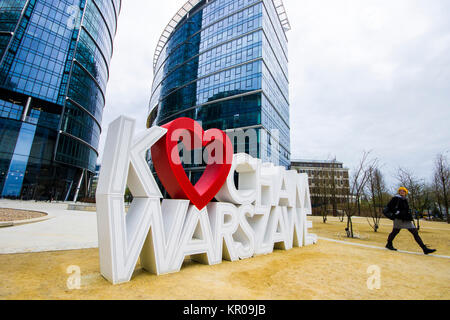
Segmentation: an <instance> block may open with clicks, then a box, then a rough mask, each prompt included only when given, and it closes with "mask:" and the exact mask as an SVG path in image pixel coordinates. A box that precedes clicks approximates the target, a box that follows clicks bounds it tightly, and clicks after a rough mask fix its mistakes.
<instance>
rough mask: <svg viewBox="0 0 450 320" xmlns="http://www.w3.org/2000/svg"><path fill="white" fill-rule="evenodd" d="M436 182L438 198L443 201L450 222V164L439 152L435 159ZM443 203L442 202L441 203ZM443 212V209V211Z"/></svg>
mask: <svg viewBox="0 0 450 320" xmlns="http://www.w3.org/2000/svg"><path fill="white" fill-rule="evenodd" d="M434 184H435V192H436V193H437V195H436V196H437V198H438V199H439V200H440V201H441V202H442V206H443V209H444V210H445V215H446V216H447V223H450V215H449V212H448V206H449V189H450V166H449V164H448V161H447V159H446V158H445V157H444V155H442V154H439V155H438V156H437V157H436V160H435V166H434ZM439 205H441V204H439ZM441 212H442V211H441Z"/></svg>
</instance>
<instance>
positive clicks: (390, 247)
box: [386, 243, 397, 251]
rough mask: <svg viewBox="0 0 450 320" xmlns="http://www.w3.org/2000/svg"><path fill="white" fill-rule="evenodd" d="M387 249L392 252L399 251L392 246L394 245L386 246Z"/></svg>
mask: <svg viewBox="0 0 450 320" xmlns="http://www.w3.org/2000/svg"><path fill="white" fill-rule="evenodd" d="M386 249H389V250H392V251H397V249H395V248H394V246H393V245H392V243H388V244H387V245H386Z"/></svg>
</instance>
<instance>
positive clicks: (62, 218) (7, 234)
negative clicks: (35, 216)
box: [0, 200, 98, 254]
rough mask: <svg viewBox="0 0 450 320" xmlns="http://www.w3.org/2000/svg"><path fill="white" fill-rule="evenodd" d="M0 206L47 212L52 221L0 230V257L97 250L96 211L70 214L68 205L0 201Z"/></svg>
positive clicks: (71, 212) (72, 212)
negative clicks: (3, 255)
mask: <svg viewBox="0 0 450 320" xmlns="http://www.w3.org/2000/svg"><path fill="white" fill-rule="evenodd" d="M0 207H2V208H11V209H23V210H34V211H41V212H45V213H47V214H48V215H49V216H50V219H48V220H46V221H42V222H38V223H32V224H26V225H21V226H14V227H7V228H0V254H7V253H26V252H43V251H59V250H75V249H88V248H96V247H98V239H97V217H96V214H95V212H87V211H69V210H67V203H45V202H34V201H11V200H0Z"/></svg>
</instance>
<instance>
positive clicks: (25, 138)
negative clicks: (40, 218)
mask: <svg viewBox="0 0 450 320" xmlns="http://www.w3.org/2000/svg"><path fill="white" fill-rule="evenodd" d="M120 7H121V0H0V196H1V197H6V198H20V199H47V198H49V197H50V196H51V197H52V198H53V199H57V200H69V199H70V200H72V199H73V197H74V196H75V195H77V194H78V193H79V190H80V189H81V190H83V188H86V186H88V185H89V179H90V178H91V177H92V175H93V173H94V172H95V166H96V161H97V156H98V151H97V148H98V143H99V137H100V132H101V121H102V114H103V108H104V105H105V90H106V85H107V81H108V76H109V71H108V70H109V63H110V60H111V57H112V54H113V39H114V36H115V34H116V29H117V18H118V15H119V11H120Z"/></svg>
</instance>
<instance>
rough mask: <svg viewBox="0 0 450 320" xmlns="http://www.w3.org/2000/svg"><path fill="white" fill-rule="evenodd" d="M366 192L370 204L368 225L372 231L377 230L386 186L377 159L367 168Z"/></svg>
mask: <svg viewBox="0 0 450 320" xmlns="http://www.w3.org/2000/svg"><path fill="white" fill-rule="evenodd" d="M367 193H368V198H369V199H368V200H369V201H368V202H369V206H370V209H371V210H370V213H369V215H370V216H369V217H368V218H367V221H368V222H369V225H370V226H371V228H372V229H373V231H375V232H378V229H379V228H380V221H381V218H382V216H383V214H382V210H383V209H382V208H383V205H384V201H385V199H384V198H385V197H384V194H385V193H386V186H385V183H384V179H383V174H382V173H381V171H380V169H379V168H378V161H377V160H374V162H373V164H372V166H371V167H370V168H369V176H368V183H367Z"/></svg>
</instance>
